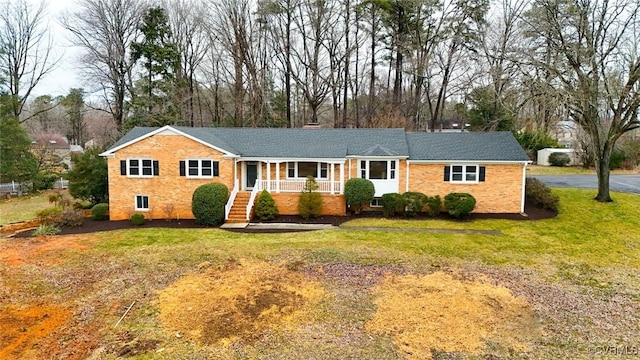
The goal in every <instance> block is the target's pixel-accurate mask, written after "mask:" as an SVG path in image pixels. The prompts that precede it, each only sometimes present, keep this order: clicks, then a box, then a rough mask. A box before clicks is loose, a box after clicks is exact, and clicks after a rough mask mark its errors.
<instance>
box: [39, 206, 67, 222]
mask: <svg viewBox="0 0 640 360" xmlns="http://www.w3.org/2000/svg"><path fill="white" fill-rule="evenodd" d="M61 215H62V208H60V207H52V208H47V209H43V210H40V211H38V213H37V214H36V216H37V217H38V220H40V224H44V225H55V224H57V223H59V222H60V218H61Z"/></svg>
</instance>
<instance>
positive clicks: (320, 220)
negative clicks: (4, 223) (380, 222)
mask: <svg viewBox="0 0 640 360" xmlns="http://www.w3.org/2000/svg"><path fill="white" fill-rule="evenodd" d="M525 213H526V214H527V215H526V216H525V215H521V214H477V213H473V214H470V215H469V217H467V218H465V219H461V220H460V219H454V218H452V217H451V216H449V214H447V213H441V214H440V216H438V217H436V219H441V220H450V221H473V220H479V219H508V220H523V221H529V220H541V219H550V218H553V217H555V216H556V215H557V213H555V212H552V211H548V210H544V209H540V208H536V207H533V206H527V207H526V208H525ZM378 217H382V213H380V212H364V213H362V214H358V215H355V214H348V215H347V216H319V217H317V218H310V219H306V220H305V219H303V218H302V217H301V216H298V215H281V216H279V217H278V218H276V219H275V220H270V221H264V222H269V223H298V224H331V225H335V226H339V225H340V224H342V223H344V222H347V221H349V220H353V219H358V218H378ZM397 219H416V220H428V219H433V218H431V217H428V216H427V215H425V214H421V215H418V216H416V217H413V218H405V217H397ZM254 221H256V222H257V221H258V220H257V219H254ZM138 228H173V229H192V228H206V226H202V225H199V224H196V222H195V220H191V219H187V220H179V221H178V220H172V221H167V220H147V221H146V222H145V223H144V225H142V226H134V225H132V224H131V222H130V221H129V220H120V221H96V220H93V219H86V220H85V221H84V223H83V224H82V225H81V226H78V227H66V228H63V229H62V232H61V233H60V234H61V235H67V234H85V233H92V232H98V231H110V230H119V229H138ZM243 230H244V229H234V230H233V231H240V232H242V231H243ZM34 231H35V230H33V231H26V232H22V233H19V234H16V235H15V237H20V238H25V237H31V236H33V232H34ZM247 232H249V231H248V230H247ZM250 232H280V231H278V230H255V229H253V230H251V231H250ZM287 232H291V230H287Z"/></svg>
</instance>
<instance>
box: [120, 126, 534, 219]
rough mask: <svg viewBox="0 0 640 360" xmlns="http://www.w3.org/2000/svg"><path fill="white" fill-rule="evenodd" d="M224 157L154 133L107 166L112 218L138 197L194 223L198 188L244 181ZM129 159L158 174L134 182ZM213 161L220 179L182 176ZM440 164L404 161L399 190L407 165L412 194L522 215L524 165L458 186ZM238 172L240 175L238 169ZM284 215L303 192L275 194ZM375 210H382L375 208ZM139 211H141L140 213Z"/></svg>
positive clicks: (494, 167)
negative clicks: (185, 166)
mask: <svg viewBox="0 0 640 360" xmlns="http://www.w3.org/2000/svg"><path fill="white" fill-rule="evenodd" d="M222 155H223V154H222V153H221V152H219V151H217V150H215V149H212V148H210V147H208V146H205V145H202V144H200V143H198V142H196V141H193V140H191V139H189V138H186V137H184V136H180V135H164V134H156V135H154V136H151V137H148V138H146V139H144V140H141V141H138V142H136V143H134V144H132V145H130V146H127V147H125V148H122V149H120V150H118V151H116V152H115V155H114V156H113V157H111V158H109V159H108V165H109V213H110V217H111V220H124V219H129V217H130V216H131V215H132V214H133V213H135V212H136V211H135V196H136V195H147V196H148V197H149V211H145V212H142V213H144V215H145V217H146V218H147V219H164V218H172V219H175V218H180V219H192V218H193V214H192V213H191V197H192V195H193V192H194V191H195V189H196V188H197V187H198V186H200V185H202V184H206V183H210V182H220V183H223V184H225V185H226V186H227V187H228V188H229V190H230V191H231V190H232V189H233V186H234V176H237V178H238V179H239V181H242V174H241V172H242V171H243V167H242V166H241V164H240V163H239V164H238V166H237V169H235V170H234V159H229V158H223V156H222ZM127 158H151V159H153V160H157V161H158V162H159V170H160V175H159V176H154V177H151V178H134V177H127V176H126V175H120V160H126V159H127ZM200 158H204V159H212V160H214V161H218V162H219V173H220V176H218V177H214V178H210V179H193V178H187V177H185V176H180V167H179V163H180V161H185V160H186V159H200ZM445 165H448V164H446V163H442V164H424V163H411V164H409V165H408V164H407V161H405V160H400V161H399V166H398V169H397V173H396V176H397V179H398V182H399V186H398V192H400V193H402V192H404V191H405V190H406V189H407V178H406V174H407V166H409V170H410V171H409V179H408V181H409V186H408V189H409V191H419V192H422V193H424V194H426V195H429V196H433V195H440V196H441V197H442V198H444V196H445V195H447V194H448V193H451V192H468V193H470V194H472V195H473V196H474V197H475V198H476V200H477V204H476V209H475V210H474V212H482V213H519V212H520V211H521V201H522V186H523V185H524V184H522V165H520V164H480V165H482V166H485V168H486V178H485V181H484V182H480V183H477V184H456V183H450V182H445V181H444V179H443V175H444V170H443V169H444V166H445ZM275 167H276V164H271V179H272V180H276V169H275ZM236 170H237V172H238V173H237V174H235V171H236ZM344 172H345V174H344V180H345V181H347V180H348V179H350V178H355V177H358V161H357V160H356V159H347V160H346V161H345V164H344ZM334 173H335V175H334V179H335V181H339V180H340V168H339V165H337V164H336V165H335V167H334ZM286 176H287V169H286V163H285V162H283V163H280V179H282V180H285V179H286ZM260 178H261V179H265V180H266V178H267V165H266V163H263V164H261V176H260ZM272 196H273V198H274V200H275V201H276V204H277V206H278V209H279V211H280V214H283V215H294V214H297V207H298V198H299V196H300V194H299V193H285V192H281V193H275V191H273V190H272ZM322 199H323V214H324V215H345V214H346V212H345V209H346V204H345V199H344V196H343V195H338V194H333V195H332V194H322ZM374 210H380V209H379V208H374ZM139 212H141V211H139Z"/></svg>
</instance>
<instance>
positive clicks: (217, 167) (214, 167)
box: [213, 161, 220, 176]
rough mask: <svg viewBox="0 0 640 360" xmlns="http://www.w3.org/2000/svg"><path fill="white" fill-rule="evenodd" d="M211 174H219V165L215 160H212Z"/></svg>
mask: <svg viewBox="0 0 640 360" xmlns="http://www.w3.org/2000/svg"><path fill="white" fill-rule="evenodd" d="M213 176H220V167H219V166H218V162H217V161H214V162H213Z"/></svg>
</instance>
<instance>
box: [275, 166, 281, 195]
mask: <svg viewBox="0 0 640 360" xmlns="http://www.w3.org/2000/svg"><path fill="white" fill-rule="evenodd" d="M276 192H277V193H279V192H280V162H279V161H276Z"/></svg>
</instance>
